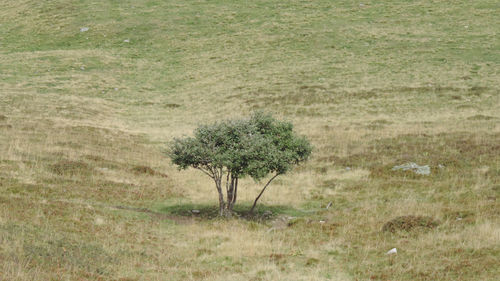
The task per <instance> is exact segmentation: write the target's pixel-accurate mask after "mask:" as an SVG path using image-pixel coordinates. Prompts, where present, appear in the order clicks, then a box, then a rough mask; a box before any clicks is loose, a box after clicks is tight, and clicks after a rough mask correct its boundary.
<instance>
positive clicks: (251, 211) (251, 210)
mask: <svg viewBox="0 0 500 281" xmlns="http://www.w3.org/2000/svg"><path fill="white" fill-rule="evenodd" d="M277 176H279V174H276V175H274V176H273V177H272V178H271V179H270V180H269V181H268V182H267V183H266V185H265V186H264V188H263V189H262V191H261V192H260V193H259V196H257V198H255V201H254V202H253V206H252V209H250V214H253V210H254V209H255V205H257V201H259V198H260V197H261V196H262V193H264V191H265V190H266V188H267V186H268V185H269V184H270V183H271V182H272V181H273V180H274V179H275V178H276V177H277Z"/></svg>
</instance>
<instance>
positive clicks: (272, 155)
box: [169, 112, 312, 180]
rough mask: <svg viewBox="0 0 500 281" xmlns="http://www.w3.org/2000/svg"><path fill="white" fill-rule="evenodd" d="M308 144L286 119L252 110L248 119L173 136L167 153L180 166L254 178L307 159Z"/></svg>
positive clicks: (281, 172) (285, 170)
mask: <svg viewBox="0 0 500 281" xmlns="http://www.w3.org/2000/svg"><path fill="white" fill-rule="evenodd" d="M311 150H312V147H311V145H310V144H309V142H308V140H307V139H306V138H304V137H302V136H298V135H296V134H295V133H294V132H293V125H292V124H291V123H290V122H286V121H279V120H276V119H275V118H273V117H272V116H271V115H269V114H266V113H262V112H256V113H254V114H253V115H252V116H251V117H250V118H248V119H241V120H226V121H222V122H217V123H214V124H211V125H203V126H200V127H199V128H197V129H196V130H195V133H194V137H186V138H180V139H175V140H174V142H173V144H172V147H171V150H170V153H169V156H170V158H171V159H172V162H173V163H174V164H176V165H178V166H179V168H180V169H186V168H188V167H193V168H198V169H204V170H206V171H213V169H217V170H220V169H224V170H227V171H228V172H230V173H231V175H233V176H235V177H244V176H247V175H248V176H250V177H252V178H253V179H255V180H260V179H262V178H264V177H265V176H266V175H268V174H269V173H275V174H284V173H286V172H287V171H289V170H290V169H291V168H292V166H293V165H296V164H298V163H300V162H303V161H305V160H307V159H308V157H309V155H310V154H311Z"/></svg>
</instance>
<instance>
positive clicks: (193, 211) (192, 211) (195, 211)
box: [191, 210, 200, 215]
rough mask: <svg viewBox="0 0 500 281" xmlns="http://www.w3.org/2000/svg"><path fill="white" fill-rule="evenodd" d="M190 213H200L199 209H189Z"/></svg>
mask: <svg viewBox="0 0 500 281" xmlns="http://www.w3.org/2000/svg"><path fill="white" fill-rule="evenodd" d="M191 213H193V214H195V215H197V214H199V213H200V210H191Z"/></svg>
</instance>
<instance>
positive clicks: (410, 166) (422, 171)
mask: <svg viewBox="0 0 500 281" xmlns="http://www.w3.org/2000/svg"><path fill="white" fill-rule="evenodd" d="M392 170H393V171H396V170H403V171H412V172H414V173H415V174H417V175H430V174H431V168H430V167H429V165H424V166H420V165H418V164H416V163H413V162H409V163H406V164H403V165H399V166H394V167H393V168H392Z"/></svg>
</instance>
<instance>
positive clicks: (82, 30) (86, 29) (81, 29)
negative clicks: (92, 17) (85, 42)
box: [80, 27, 89, 32]
mask: <svg viewBox="0 0 500 281" xmlns="http://www.w3.org/2000/svg"><path fill="white" fill-rule="evenodd" d="M87 31H89V28H88V27H82V28H80V32H87Z"/></svg>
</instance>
